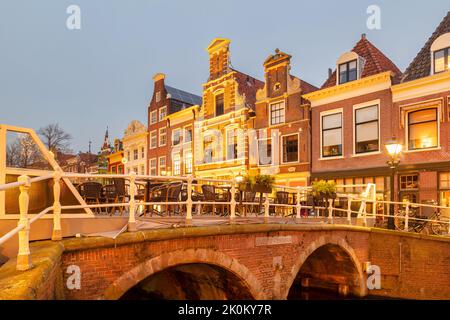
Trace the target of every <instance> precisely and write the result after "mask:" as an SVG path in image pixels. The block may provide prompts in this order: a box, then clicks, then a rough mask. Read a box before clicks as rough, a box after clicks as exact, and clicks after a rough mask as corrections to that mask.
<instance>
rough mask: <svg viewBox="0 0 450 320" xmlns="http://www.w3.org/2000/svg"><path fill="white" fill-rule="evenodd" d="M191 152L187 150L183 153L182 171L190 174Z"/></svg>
mask: <svg viewBox="0 0 450 320" xmlns="http://www.w3.org/2000/svg"><path fill="white" fill-rule="evenodd" d="M192 162H193V161H192V152H191V151H187V152H186V153H185V154H184V172H185V173H186V174H190V173H192Z"/></svg>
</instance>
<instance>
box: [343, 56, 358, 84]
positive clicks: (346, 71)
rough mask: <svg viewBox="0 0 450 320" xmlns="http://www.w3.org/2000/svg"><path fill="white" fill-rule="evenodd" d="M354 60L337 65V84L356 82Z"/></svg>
mask: <svg viewBox="0 0 450 320" xmlns="http://www.w3.org/2000/svg"><path fill="white" fill-rule="evenodd" d="M356 76H357V72H356V60H352V61H349V62H345V63H341V64H340V65H339V84H342V83H346V82H349V81H353V80H356Z"/></svg>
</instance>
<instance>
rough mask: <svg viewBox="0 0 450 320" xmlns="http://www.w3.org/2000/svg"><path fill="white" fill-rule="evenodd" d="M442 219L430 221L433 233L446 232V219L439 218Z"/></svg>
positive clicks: (440, 233)
mask: <svg viewBox="0 0 450 320" xmlns="http://www.w3.org/2000/svg"><path fill="white" fill-rule="evenodd" d="M439 220H442V222H441V221H438V222H432V223H431V231H432V232H433V234H435V235H438V236H441V235H444V234H447V233H448V221H447V219H442V218H441V219H439Z"/></svg>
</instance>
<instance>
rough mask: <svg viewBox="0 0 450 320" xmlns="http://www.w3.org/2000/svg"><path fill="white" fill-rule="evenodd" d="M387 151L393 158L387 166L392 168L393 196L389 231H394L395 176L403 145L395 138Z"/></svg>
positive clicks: (387, 143)
mask: <svg viewBox="0 0 450 320" xmlns="http://www.w3.org/2000/svg"><path fill="white" fill-rule="evenodd" d="M385 146H386V150H387V152H388V154H389V156H390V157H391V159H390V160H389V161H387V164H388V166H389V168H391V178H390V185H391V186H390V189H391V190H390V194H391V204H390V207H389V208H390V209H389V219H388V229H394V204H393V203H392V202H394V188H395V185H394V179H395V174H396V172H397V168H398V165H399V163H400V159H399V156H400V153H401V152H402V148H403V146H402V144H401V143H399V142H398V141H397V139H396V138H395V137H393V138H392V139H391V140H389V141H387V142H386V144H385Z"/></svg>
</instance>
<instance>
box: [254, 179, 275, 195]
mask: <svg viewBox="0 0 450 320" xmlns="http://www.w3.org/2000/svg"><path fill="white" fill-rule="evenodd" d="M274 184H275V178H274V177H273V176H271V175H267V174H257V175H256V176H255V186H254V189H253V190H254V191H255V192H259V193H272V189H273V185H274Z"/></svg>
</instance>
